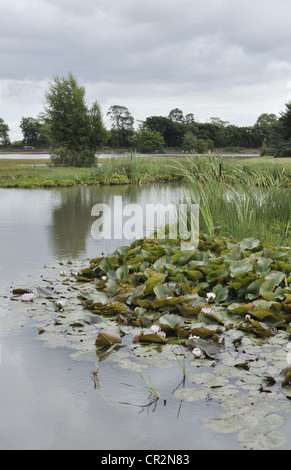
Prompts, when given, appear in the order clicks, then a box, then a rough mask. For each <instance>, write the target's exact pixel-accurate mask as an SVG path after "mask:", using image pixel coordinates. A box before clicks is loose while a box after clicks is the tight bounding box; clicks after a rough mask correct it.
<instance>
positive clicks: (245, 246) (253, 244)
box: [239, 238, 260, 250]
mask: <svg viewBox="0 0 291 470" xmlns="http://www.w3.org/2000/svg"><path fill="white" fill-rule="evenodd" d="M259 245H260V240H258V239H257V238H244V239H243V240H242V241H241V242H240V243H239V246H240V247H241V249H242V250H253V249H254V248H257V247H258V246H259Z"/></svg>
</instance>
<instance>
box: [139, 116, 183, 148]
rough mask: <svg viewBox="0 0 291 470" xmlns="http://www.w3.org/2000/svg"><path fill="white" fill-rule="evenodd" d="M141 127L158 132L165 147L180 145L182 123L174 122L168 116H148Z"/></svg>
mask: <svg viewBox="0 0 291 470" xmlns="http://www.w3.org/2000/svg"><path fill="white" fill-rule="evenodd" d="M143 128H144V129H147V130H149V131H156V132H160V133H161V134H162V136H163V137H164V140H165V143H166V146H167V147H172V148H179V147H181V145H182V137H183V134H184V125H183V124H182V123H179V122H175V121H173V120H172V119H170V118H169V117H164V116H150V117H148V118H146V120H145V121H144V122H143Z"/></svg>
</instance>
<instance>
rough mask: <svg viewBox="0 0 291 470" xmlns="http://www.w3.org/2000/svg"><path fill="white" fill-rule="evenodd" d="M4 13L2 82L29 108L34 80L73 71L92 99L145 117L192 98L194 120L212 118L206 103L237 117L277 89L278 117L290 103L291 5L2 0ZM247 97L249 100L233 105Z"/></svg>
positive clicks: (39, 83) (215, 0)
mask: <svg viewBox="0 0 291 470" xmlns="http://www.w3.org/2000/svg"><path fill="white" fill-rule="evenodd" d="M0 8H1V18H0V40H1V41H0V61H1V64H2V67H1V70H0V79H2V81H3V80H6V81H7V80H8V81H12V82H11V83H12V85H11V86H12V88H13V87H14V88H15V81H17V82H18V84H19V86H23V91H22V92H19V93H20V95H19V96H20V99H21V95H23V94H24V93H25V89H26V88H25V87H27V80H29V81H30V82H31V83H32V82H34V83H35V84H36V89H37V90H40V89H42V88H43V83H44V82H45V81H46V82H47V81H48V80H49V79H50V78H52V76H53V75H55V74H65V75H66V74H67V73H68V71H71V72H73V73H74V74H75V75H76V77H77V78H78V79H79V80H80V81H81V82H82V83H86V84H88V86H89V99H91V91H92V92H93V90H94V91H95V90H96V96H94V98H92V99H97V100H98V101H99V102H100V103H101V104H102V103H104V104H105V105H108V106H109V105H111V104H116V103H119V104H122V105H125V106H128V107H129V106H130V104H131V103H133V104H134V106H135V108H138V107H144V116H143V117H146V114H145V110H148V111H149V114H150V115H153V114H156V113H158V114H163V115H164V114H165V112H166V109H167V112H168V109H169V110H170V109H172V108H171V106H172V105H173V107H179V103H181V104H183V105H184V106H185V105H187V97H188V106H187V108H190V107H191V108H192V111H190V112H194V114H195V107H196V109H197V102H198V103H201V106H200V105H199V108H201V110H203V103H202V101H204V102H206V103H207V102H210V101H212V102H213V101H215V102H216V103H217V108H216V109H217V111H218V114H219V109H221V110H222V111H223V110H225V109H226V107H227V104H226V103H225V100H228V108H229V107H230V103H233V105H234V107H233V113H234V114H236V116H238V115H239V111H238V110H237V107H241V109H245V99H247V102H248V103H249V105H250V107H251V108H253V103H252V101H251V96H252V95H253V91H252V90H253V87H254V86H256V87H257V92H258V95H260V89H261V88H262V87H263V88H264V89H268V86H269V89H270V93H269V95H271V94H272V90H273V93H275V92H276V93H277V101H276V103H275V108H276V109H277V108H278V109H279V107H280V106H282V104H283V103H284V100H285V98H286V96H287V91H286V84H287V83H288V81H290V78H291V70H290V69H291V59H290V57H291V30H290V27H289V18H290V14H291V4H290V2H289V0H276V1H275V0H265V1H262V0H253V1H252V2H251V4H249V3H248V4H246V2H243V1H242V0H208V1H207V2H204V1H202V0H179V1H178V0H159V2H156V0H155V1H154V0H138V1H137V0H123V1H120V0H111V1H110V2H108V0H106V1H105V0H98V2H96V1H95V0H83V1H82V2H79V1H76V0H13V2H6V0H0ZM13 83H14V85H13ZM242 87H243V88H242ZM248 88H249V90H250V95H249V98H247V94H246V93H245V94H244V97H245V99H244V101H241V100H240V97H239V94H237V95H236V99H234V95H235V90H239V89H240V90H242V89H243V90H247V89H248ZM109 93H110V94H111V95H109ZM151 98H152V99H153V102H152V103H149V102H148V100H149V99H151ZM31 99H32V101H36V98H35V99H34V98H33V97H32V98H31ZM37 99H38V102H39V106H40V109H39V111H41V102H40V98H39V96H38V97H37ZM126 99H127V100H128V102H126V101H125V100H126ZM175 102H176V105H175V104H174V103H175ZM256 102H257V108H256V109H257V112H258V114H259V113H260V112H274V108H273V105H274V100H273V99H271V96H269V97H267V98H266V99H265V100H262V101H260V102H258V101H256ZM269 103H272V109H268V106H270V105H269ZM168 104H169V105H170V106H168ZM151 105H152V107H151ZM205 106H206V105H205ZM263 106H265V109H263ZM150 107H151V109H152V110H153V111H152V112H151V111H150ZM206 108H207V110H208V106H206V107H205V108H204V109H205V110H206ZM30 109H31V108H30V107H28V108H27V109H26V110H25V109H23V113H22V114H27V113H26V111H27V112H28V111H29V110H30ZM158 111H160V112H158ZM5 112H7V111H5ZM254 112H255V111H251V115H252V116H253V113H254ZM0 114H3V113H2V111H1V108H0ZM141 114H142V113H141V112H139V113H138V117H137V119H139V117H140V116H141ZM211 114H213V113H211ZM249 114H250V113H249ZM147 115H148V114H147ZM4 117H5V116H4ZM222 117H223V116H222Z"/></svg>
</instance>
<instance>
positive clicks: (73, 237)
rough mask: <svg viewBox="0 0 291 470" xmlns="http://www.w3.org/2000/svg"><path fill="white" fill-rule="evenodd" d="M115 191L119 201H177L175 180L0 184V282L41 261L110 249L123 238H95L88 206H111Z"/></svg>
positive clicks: (122, 242)
mask: <svg viewBox="0 0 291 470" xmlns="http://www.w3.org/2000/svg"><path fill="white" fill-rule="evenodd" d="M115 196H122V202H123V205H126V204H139V205H141V206H142V207H145V205H146V204H147V203H154V204H155V203H157V202H160V203H164V204H168V203H169V202H173V203H175V202H178V201H179V200H180V199H181V197H182V188H181V187H180V185H177V184H176V185H175V184H172V185H163V184H160V185H159V184H153V185H148V186H142V187H141V186H108V187H104V186H103V187H86V186H83V187H76V188H60V189H37V190H24V189H0V233H1V244H0V282H2V283H3V282H5V283H6V282H9V281H10V280H13V279H15V276H18V275H19V274H22V275H23V274H26V273H27V274H28V273H32V272H34V271H35V270H36V269H41V268H42V267H43V265H44V264H45V263H46V262H49V261H53V260H59V259H68V258H82V259H83V258H84V259H87V258H90V257H95V256H97V255H98V253H99V254H100V253H101V252H102V251H103V252H105V253H111V252H112V251H114V249H115V248H117V247H118V246H121V245H125V244H129V241H128V240H126V239H125V238H121V239H118V240H104V239H100V240H96V239H94V238H93V236H92V234H91V227H92V224H93V222H94V221H95V220H96V217H93V216H92V215H91V211H92V207H93V206H94V205H95V204H98V203H105V204H107V205H108V206H110V207H112V206H113V203H114V197H115Z"/></svg>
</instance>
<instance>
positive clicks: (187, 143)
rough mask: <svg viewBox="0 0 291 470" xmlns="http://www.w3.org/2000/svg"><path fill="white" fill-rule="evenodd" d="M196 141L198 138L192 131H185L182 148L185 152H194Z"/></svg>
mask: <svg viewBox="0 0 291 470" xmlns="http://www.w3.org/2000/svg"><path fill="white" fill-rule="evenodd" d="M197 143H198V139H197V137H196V135H195V134H193V132H191V131H187V132H185V134H184V135H183V139H182V148H183V149H184V150H186V152H196V148H197Z"/></svg>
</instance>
